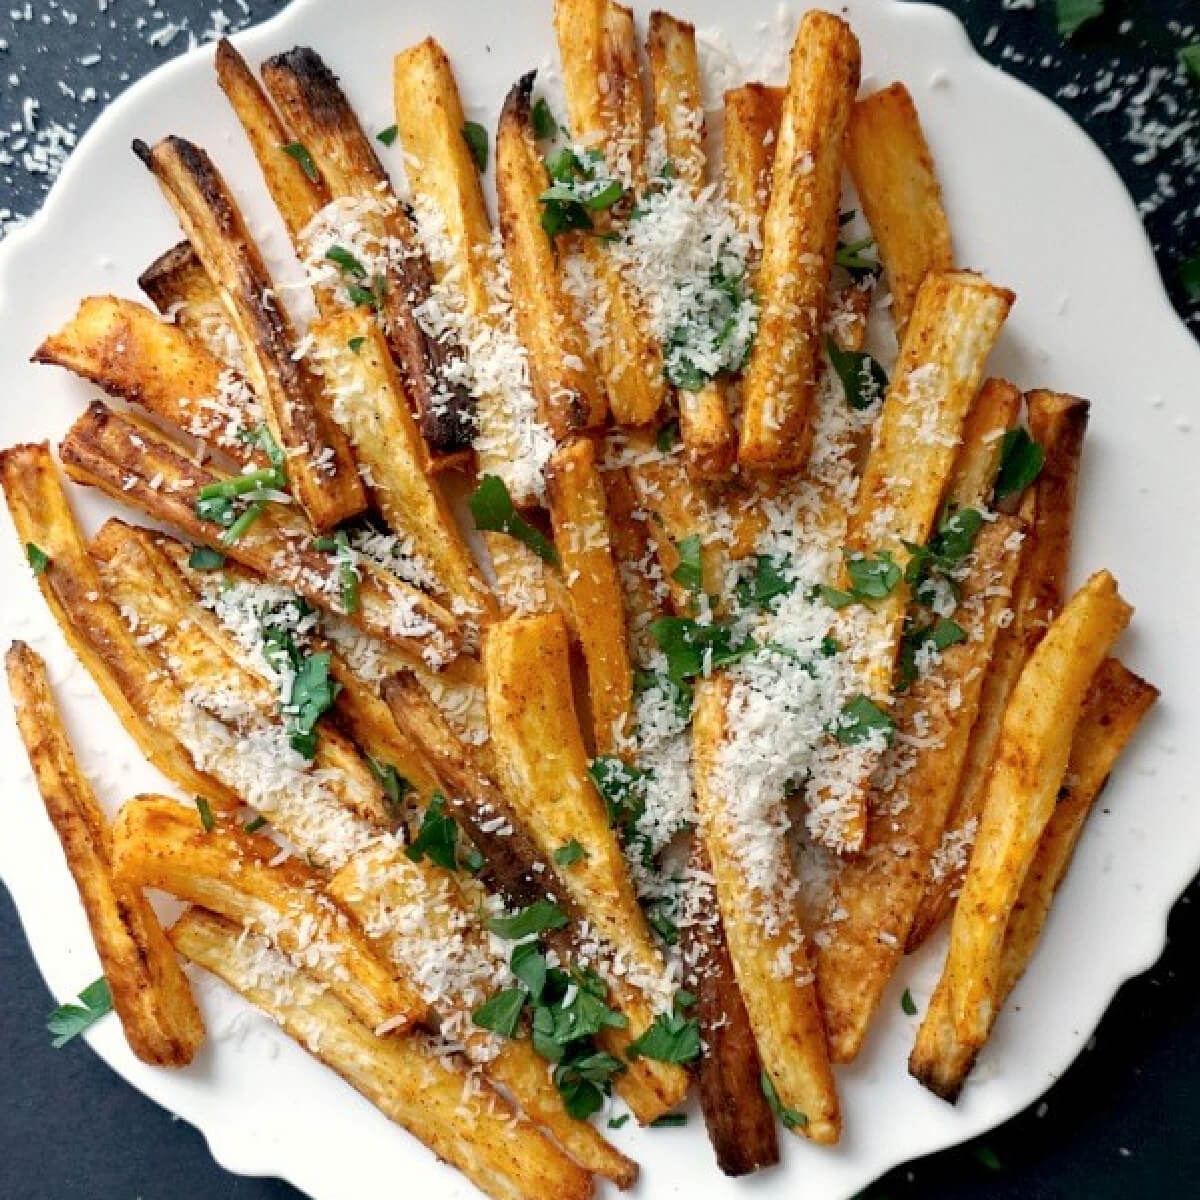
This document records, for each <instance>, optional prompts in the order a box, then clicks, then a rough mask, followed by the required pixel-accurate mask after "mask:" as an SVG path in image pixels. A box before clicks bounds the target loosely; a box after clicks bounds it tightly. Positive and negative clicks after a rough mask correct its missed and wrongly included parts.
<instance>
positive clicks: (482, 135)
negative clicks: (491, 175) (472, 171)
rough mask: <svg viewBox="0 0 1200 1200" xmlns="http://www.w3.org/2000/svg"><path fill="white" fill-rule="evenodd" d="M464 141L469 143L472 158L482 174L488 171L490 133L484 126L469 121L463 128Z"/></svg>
mask: <svg viewBox="0 0 1200 1200" xmlns="http://www.w3.org/2000/svg"><path fill="white" fill-rule="evenodd" d="M462 135H463V141H464V142H466V143H467V146H468V148H469V149H470V151H471V157H472V158H473V159H474V160H475V165H476V167H478V168H479V172H480V174H483V172H484V171H486V170H487V161H488V133H487V130H486V129H484V127H483V126H482V125H479V124H477V123H476V122H474V121H468V122H467V123H466V124H465V125H464V126H463V127H462Z"/></svg>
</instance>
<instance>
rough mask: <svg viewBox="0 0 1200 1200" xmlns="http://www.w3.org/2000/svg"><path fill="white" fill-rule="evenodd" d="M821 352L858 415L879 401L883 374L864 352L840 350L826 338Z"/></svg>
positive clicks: (884, 380) (884, 385) (884, 383)
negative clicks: (823, 351)
mask: <svg viewBox="0 0 1200 1200" xmlns="http://www.w3.org/2000/svg"><path fill="white" fill-rule="evenodd" d="M825 351H826V353H827V354H828V355H829V362H830V365H831V366H832V367H833V370H834V373H835V374H836V375H837V377H838V379H840V380H841V381H842V390H843V391H844V392H845V393H846V403H847V404H849V405H850V407H851V408H853V409H855V410H856V411H859V412H861V411H862V410H863V409H866V408H870V407H871V405H872V404H874V403H875V401H876V400H881V399H882V398H883V394H884V393H885V392H886V391H887V387H888V377H887V372H886V371H885V370H884V369H883V367H882V366H880V364H879V363H878V362H876V360H875V359H873V358H872V357H871V356H870V355H869V354H868V353H867V352H866V351H865V350H843V349H841V348H840V347H839V346H838V344H837V342H835V341H834V340H833V338H831V337H826V339H825Z"/></svg>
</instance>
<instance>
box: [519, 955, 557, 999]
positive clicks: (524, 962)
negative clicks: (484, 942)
mask: <svg viewBox="0 0 1200 1200" xmlns="http://www.w3.org/2000/svg"><path fill="white" fill-rule="evenodd" d="M509 967H510V968H511V970H512V973H513V974H514V975H515V976H516V977H517V978H518V979H519V980H520V981H521V982H522V983H523V984H524V985H525V986H526V987H527V988H528V989H529V995H530V996H531V997H532V998H533V999H534V1000H540V999H541V998H542V992H543V991H544V990H545V987H546V979H547V976H548V973H549V970H550V966H549V963H547V961H546V954H545V951H543V950H542V948H541V946H540V945H539V944H538V943H537V942H522V943H521V944H520V945H519V946H514V947H513V952H512V957H511V958H510V959H509Z"/></svg>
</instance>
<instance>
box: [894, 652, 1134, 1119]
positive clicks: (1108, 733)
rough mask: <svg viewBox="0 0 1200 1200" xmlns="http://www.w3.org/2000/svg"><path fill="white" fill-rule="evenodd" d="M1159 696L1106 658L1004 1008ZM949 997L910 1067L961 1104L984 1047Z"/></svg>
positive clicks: (1030, 888) (1074, 751) (1012, 950)
mask: <svg viewBox="0 0 1200 1200" xmlns="http://www.w3.org/2000/svg"><path fill="white" fill-rule="evenodd" d="M1157 697H1158V689H1157V688H1155V687H1153V686H1152V685H1151V684H1149V683H1146V681H1145V680H1143V679H1140V678H1138V676H1136V675H1135V674H1134V673H1133V672H1132V671H1130V670H1128V669H1127V668H1126V667H1124V666H1122V665H1121V664H1120V663H1119V662H1118V661H1117V660H1116V659H1115V658H1109V659H1105V661H1104V662H1103V663H1101V665H1100V669H1099V670H1098V671H1097V672H1096V676H1095V678H1094V679H1093V680H1092V683H1091V686H1090V687H1089V689H1088V694H1087V699H1086V700H1085V701H1084V703H1083V710H1082V712H1081V713H1080V717H1079V724H1078V725H1077V726H1076V728H1075V735H1074V738H1073V739H1072V742H1071V757H1070V761H1069V763H1068V765H1067V774H1066V778H1065V781H1064V785H1063V788H1062V790H1061V791H1060V793H1059V798H1058V800H1057V802H1056V803H1055V806H1054V813H1053V815H1052V816H1051V818H1050V820H1049V822H1048V823H1047V825H1046V829H1045V832H1044V833H1043V834H1042V837H1041V840H1040V841H1039V842H1038V848H1037V853H1036V854H1035V855H1034V858H1033V862H1032V863H1031V864H1030V867H1029V871H1028V873H1027V875H1026V876H1025V879H1024V882H1023V883H1022V885H1021V891H1020V894H1019V896H1018V898H1017V902H1016V905H1015V906H1014V907H1013V911H1012V915H1011V916H1010V917H1009V920H1008V926H1007V929H1006V930H1005V935H1004V953H1003V958H1002V962H1001V972H1000V987H999V990H998V993H997V995H998V999H997V1004H996V1008H997V1011H998V1010H999V1009H1000V1008H1001V1007H1003V1005H1004V1002H1005V1000H1006V999H1007V998H1008V996H1009V994H1010V992H1011V991H1012V989H1013V987H1014V986H1015V985H1016V983H1017V981H1018V980H1019V979H1020V977H1021V975H1022V974H1023V973H1024V971H1025V968H1026V967H1027V966H1028V965H1029V961H1030V959H1031V958H1032V957H1033V954H1034V951H1035V950H1036V948H1037V943H1038V940H1039V938H1040V936H1041V932H1042V927H1043V925H1044V924H1045V921H1046V917H1047V915H1048V914H1049V910H1050V904H1051V901H1052V900H1053V899H1054V895H1055V893H1056V891H1057V889H1058V886H1059V884H1061V883H1062V880H1063V878H1064V877H1065V875H1066V872H1067V868H1068V867H1069V866H1070V863H1071V856H1072V854H1073V853H1074V849H1075V843H1076V842H1077V841H1078V839H1079V835H1080V833H1081V832H1082V830H1083V823H1084V821H1085V820H1086V819H1087V815H1088V813H1089V812H1090V811H1091V808H1092V805H1093V803H1094V802H1095V799H1096V797H1097V796H1098V795H1099V794H1100V791H1101V789H1102V788H1103V787H1104V784H1105V782H1106V780H1107V778H1108V775H1109V772H1111V770H1112V769H1113V766H1114V764H1115V762H1116V760H1117V758H1118V756H1119V755H1120V753H1121V751H1122V750H1123V749H1124V747H1125V745H1126V744H1127V742H1128V741H1129V739H1130V737H1132V735H1133V733H1134V730H1135V729H1136V728H1137V726H1138V723H1139V722H1140V721H1141V719H1142V717H1143V716H1145V714H1146V712H1147V711H1148V710H1149V709H1150V707H1151V705H1152V704H1153V703H1154V701H1155V700H1156V699H1157ZM949 996H950V993H949V987H948V981H947V980H946V979H945V978H943V979H942V980H941V981H940V982H939V983H938V986H937V988H936V989H935V991H934V993H933V997H932V998H931V1000H930V1002H929V1009H928V1011H927V1012H926V1014H925V1017H924V1019H923V1020H922V1022H921V1028H920V1030H919V1031H918V1033H917V1040H916V1044H915V1045H914V1046H913V1051H912V1055H911V1056H910V1058H909V1060H908V1069H909V1071H910V1073H911V1074H912V1075H914V1076H915V1077H916V1078H917V1079H919V1080H920V1081H921V1083H923V1084H924V1085H925V1086H926V1087H927V1088H929V1090H930V1091H931V1092H933V1093H934V1094H935V1095H938V1096H940V1097H941V1098H942V1099H943V1100H948V1101H950V1102H951V1103H954V1101H955V1100H957V1099H958V1095H959V1093H960V1092H961V1091H962V1086H963V1083H964V1082H965V1081H966V1078H967V1075H968V1074H969V1073H970V1070H971V1068H972V1066H974V1064H975V1057H976V1055H977V1054H978V1048H977V1047H974V1046H971V1045H969V1044H968V1043H966V1042H964V1041H962V1040H961V1039H960V1038H959V1037H958V1033H957V1030H956V1028H955V1025H954V1020H953V1015H952V1013H951V1011H950V1003H949Z"/></svg>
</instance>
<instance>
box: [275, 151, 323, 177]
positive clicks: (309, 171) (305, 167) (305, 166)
mask: <svg viewBox="0 0 1200 1200" xmlns="http://www.w3.org/2000/svg"><path fill="white" fill-rule="evenodd" d="M279 148H280V150H282V151H283V152H284V154H286V155H288V157H289V158H294V159H295V160H296V162H298V163H299V164H300V170H302V171H303V172H304V174H305V175H306V176H307V177H308V179H309V180H311V181H312V182H313V183H316V182H317V181H318V180H319V179H320V178H321V174H320V172H319V171H318V170H317V164H316V163H315V162H313V156H312V155H311V154H309V152H308V147H307V146H305V145H304V144H303V143H302V142H288V143H287V144H286V145H284V146H280V147H279Z"/></svg>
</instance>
